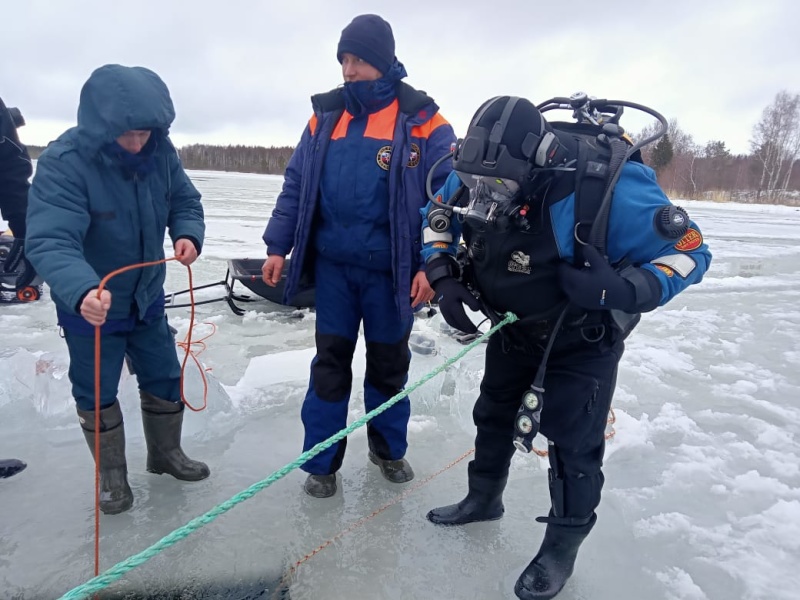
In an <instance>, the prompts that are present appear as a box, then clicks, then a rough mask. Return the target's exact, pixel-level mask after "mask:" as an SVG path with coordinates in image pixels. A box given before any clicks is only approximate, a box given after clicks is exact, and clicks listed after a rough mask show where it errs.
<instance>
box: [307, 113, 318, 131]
mask: <svg viewBox="0 0 800 600" xmlns="http://www.w3.org/2000/svg"><path fill="white" fill-rule="evenodd" d="M308 128H309V130H311V135H314V133H316V131H317V115H311V118H310V119H309V120H308Z"/></svg>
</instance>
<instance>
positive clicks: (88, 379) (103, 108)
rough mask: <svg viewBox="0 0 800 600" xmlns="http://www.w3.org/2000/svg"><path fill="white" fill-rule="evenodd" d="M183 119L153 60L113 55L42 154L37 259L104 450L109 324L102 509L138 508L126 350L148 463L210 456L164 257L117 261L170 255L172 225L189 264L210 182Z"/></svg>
mask: <svg viewBox="0 0 800 600" xmlns="http://www.w3.org/2000/svg"><path fill="white" fill-rule="evenodd" d="M174 118H175V110H174V108H173V105H172V99H171V98H170V95H169V91H168V90H167V86H166V85H165V84H164V82H163V81H162V80H161V79H160V78H159V77H158V75H156V74H155V73H154V72H152V71H150V70H149V69H145V68H143V67H124V66H121V65H105V66H103V67H100V68H98V69H96V70H95V71H94V72H93V73H92V75H91V76H90V77H89V80H88V81H87V82H86V83H85V84H84V86H83V89H82V90H81V98H80V106H79V108H78V125H77V127H73V128H72V129H69V130H67V131H66V132H65V133H63V134H62V135H61V136H60V137H59V138H58V139H57V140H56V141H55V142H52V143H51V144H50V145H49V146H48V147H47V149H46V150H45V151H44V153H43V154H42V156H41V157H40V158H39V162H38V165H37V169H36V175H35V176H34V179H33V184H32V187H31V191H30V197H29V203H28V215H27V223H28V230H27V236H26V248H27V256H28V259H29V260H30V261H31V263H33V265H34V267H35V268H36V270H37V271H38V272H39V273H40V274H41V275H42V277H43V278H44V280H45V282H46V283H47V284H48V285H49V286H50V292H51V296H52V298H53V300H54V302H55V305H56V313H57V315H58V323H59V325H60V326H61V328H62V329H63V331H64V339H65V340H66V342H67V348H68V349H69V356H70V366H69V377H70V381H71V382H72V394H73V396H74V397H75V401H76V403H77V410H78V416H79V420H80V423H81V427H82V428H83V432H84V435H85V437H86V441H87V443H88V444H89V448H90V450H91V451H92V454H93V455H94V452H95V446H94V436H95V417H96V415H95V386H94V372H95V361H94V331H95V327H100V328H101V334H102V342H101V350H102V355H101V357H100V369H101V371H100V373H101V381H100V387H101V389H100V415H99V416H100V431H99V437H100V457H95V458H96V459H97V458H99V464H100V487H101V491H100V508H101V510H102V511H103V512H105V513H108V514H115V513H119V512H123V511H125V510H128V509H129V508H130V507H131V505H132V503H133V494H132V493H131V489H130V486H129V485H128V480H127V461H126V458H125V429H124V426H123V421H122V411H121V410H120V406H119V402H118V401H117V388H118V384H119V377H120V373H121V370H122V365H123V361H124V359H125V355H126V354H127V355H128V356H129V357H130V359H131V363H132V366H133V368H134V371H135V372H136V377H137V379H138V382H139V393H140V397H141V409H142V423H143V426H144V433H145V440H146V442H147V453H148V454H147V470H148V471H150V472H151V473H168V474H170V475H172V476H173V477H176V478H178V479H182V480H185V481H197V480H200V479H205V478H206V477H208V475H209V469H208V467H207V466H206V465H205V464H204V463H202V462H199V461H195V460H191V459H189V458H188V457H187V456H186V455H185V454H184V452H183V450H182V449H181V444H180V441H181V426H182V423H183V409H184V405H183V403H182V402H181V393H180V375H181V373H180V364H179V362H178V357H177V352H176V349H175V340H174V338H173V335H172V333H171V331H170V329H169V324H168V323H167V317H166V315H165V312H164V277H165V273H166V267H165V265H164V264H160V265H157V266H151V267H146V268H142V269H134V270H131V271H127V272H124V273H122V274H120V275H117V276H115V277H113V278H111V279H110V280H109V282H108V285H107V287H106V288H105V289H104V290H103V291H102V292H101V293H100V294H99V295H98V286H99V284H100V281H101V279H102V278H103V277H104V276H105V275H107V274H109V273H110V272H112V271H114V270H116V269H119V268H121V267H125V266H128V265H134V264H138V263H143V262H151V261H158V260H161V259H163V258H164V235H165V232H166V231H167V230H169V234H170V237H171V239H172V243H173V246H174V249H175V257H176V258H177V259H178V261H179V262H181V264H184V265H190V264H191V263H193V262H194V261H195V259H196V258H197V256H198V254H199V253H200V251H201V248H202V244H203V237H204V234H205V224H204V221H203V207H202V204H201V203H200V193H199V192H198V191H197V190H196V189H195V187H194V186H193V185H192V183H191V181H190V180H189V178H188V176H187V175H186V173H185V172H184V170H183V167H182V165H181V163H180V160H179V158H178V154H177V152H176V150H175V148H174V146H173V145H172V142H171V141H170V139H169V137H168V133H169V127H170V125H171V124H172V121H173V120H174Z"/></svg>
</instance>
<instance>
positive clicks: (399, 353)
mask: <svg viewBox="0 0 800 600" xmlns="http://www.w3.org/2000/svg"><path fill="white" fill-rule="evenodd" d="M315 276H316V287H315V296H316V313H317V324H316V345H317V355H316V356H315V357H314V359H313V361H312V362H311V377H310V382H309V386H308V392H307V393H306V397H305V400H304V401H303V408H302V411H301V417H302V420H303V425H304V427H305V439H304V441H303V451H304V452H305V451H306V450H309V449H310V448H312V447H313V446H315V445H316V444H318V443H319V442H321V441H323V440H325V439H327V438H329V437H330V436H332V435H333V434H335V433H336V432H338V431H340V430H342V429H344V428H345V427H347V412H348V403H349V401H350V392H351V387H352V383H353V370H352V362H353V354H354V352H355V348H356V341H357V339H358V334H359V327H360V325H361V322H362V321H363V324H364V338H365V341H366V347H367V369H366V376H365V378H364V405H365V406H364V408H365V410H366V411H367V412H369V411H371V410H373V409H375V408H377V407H378V406H380V405H381V404H383V403H384V402H386V401H387V400H388V399H389V398H391V397H392V396H394V395H396V394H398V393H399V392H400V391H402V389H403V386H405V384H406V381H407V379H408V367H409V364H410V362H411V352H410V350H409V348H408V337H409V334H410V333H411V326H412V324H413V317H409V318H408V319H400V317H399V315H398V311H397V308H396V306H395V300H394V289H393V288H394V286H393V283H392V276H391V273H386V272H381V271H374V270H369V269H364V268H361V267H356V266H352V265H345V264H341V263H336V262H334V261H331V260H329V259H326V258H324V257H322V256H320V257H318V258H317V263H316V267H315ZM410 301H411V300H410V298H409V302H410ZM410 415H411V404H410V402H409V400H408V398H407V397H406V398H403V399H402V400H400V401H399V402H397V403H396V404H395V405H393V406H392V407H391V408H389V409H388V410H386V411H385V412H383V413H381V414H380V415H378V416H377V417H375V418H374V419H372V420H371V421H370V422H369V423H368V424H367V438H368V440H369V447H370V449H371V450H372V451H373V452H374V453H375V454H377V455H378V456H379V457H380V458H383V459H391V460H397V459H399V458H402V457H403V456H404V455H405V453H406V449H407V448H408V442H407V440H406V434H407V430H408V419H409V417H410ZM346 446H347V438H344V439H343V440H341V441H339V442H338V443H336V444H334V445H333V446H331V447H330V448H328V449H327V450H325V451H323V452H321V453H320V454H318V455H317V456H315V457H314V458H312V459H311V460H309V461H308V462H306V463H305V464H304V465H303V466H302V467H301V468H302V469H303V470H304V471H306V472H307V473H312V474H314V475H327V474H330V473H335V472H336V471H338V470H339V468H340V467H341V466H342V460H343V459H344V452H345V448H346Z"/></svg>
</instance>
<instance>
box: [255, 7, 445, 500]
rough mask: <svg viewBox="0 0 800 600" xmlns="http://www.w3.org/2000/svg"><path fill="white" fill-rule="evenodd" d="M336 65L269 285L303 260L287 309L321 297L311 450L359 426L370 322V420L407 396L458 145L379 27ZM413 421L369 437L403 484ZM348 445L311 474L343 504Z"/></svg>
mask: <svg viewBox="0 0 800 600" xmlns="http://www.w3.org/2000/svg"><path fill="white" fill-rule="evenodd" d="M336 55H337V58H338V59H339V62H340V63H341V65H342V75H343V77H344V81H345V83H344V86H343V87H340V88H337V89H335V90H333V91H331V92H327V93H323V94H318V95H315V96H314V97H312V99H311V102H312V106H313V109H314V114H313V116H312V117H311V119H310V121H309V123H308V126H307V127H306V129H305V130H304V132H303V135H302V137H301V139H300V143H299V144H298V146H297V148H296V149H295V152H294V154H293V155H292V158H291V160H290V162H289V165H288V167H287V169H286V174H285V181H284V185H283V189H282V191H281V193H280V195H279V196H278V200H277V204H276V206H275V209H274V210H273V212H272V217H271V219H270V221H269V223H268V224H267V227H266V230H265V232H264V242H265V243H266V245H267V260H266V261H265V263H264V267H263V269H262V271H263V278H264V281H265V282H266V283H267V284H268V285H273V286H274V285H276V284H277V283H278V281H280V277H281V273H282V271H283V266H284V259H285V257H286V255H287V254H289V252H290V251H292V259H291V262H290V265H289V272H288V275H287V280H286V288H285V296H286V299H287V300H288V299H291V298H292V297H293V296H294V295H295V294H297V293H298V292H299V291H301V289H302V288H303V286H304V285H305V286H309V285H310V282H311V281H312V280H313V282H314V284H315V297H316V313H317V321H316V345H317V355H316V357H315V358H314V359H313V361H312V363H311V378H310V383H309V388H308V393H307V394H306V398H305V401H304V403H303V408H302V419H303V424H304V426H305V441H304V444H303V449H304V450H308V449H310V448H311V447H313V446H314V445H316V444H317V443H319V442H321V441H323V440H325V439H327V438H328V437H330V436H331V435H333V434H334V433H336V432H338V431H340V430H341V429H344V428H345V427H346V425H347V407H348V401H349V399H350V393H351V386H352V378H353V375H352V367H351V365H352V359H353V353H354V351H355V347H356V340H357V339H358V335H359V327H360V324H361V322H362V320H363V323H364V337H365V341H366V347H367V368H366V377H365V382H364V403H365V408H366V410H367V411H371V410H373V409H375V408H377V407H378V406H379V405H381V404H382V403H384V402H385V401H386V400H388V399H389V398H391V397H392V396H394V395H395V394H397V393H399V392H400V391H401V390H402V389H403V386H404V385H405V383H406V380H407V377H408V367H409V362H410V352H409V348H408V338H409V334H410V332H411V326H412V321H413V312H414V309H415V308H417V307H419V306H420V305H422V304H423V303H425V302H428V301H429V300H431V299H432V297H433V292H432V290H431V289H430V286H429V285H428V281H427V279H426V277H425V267H424V265H423V264H422V263H421V257H420V250H421V247H422V246H421V237H420V223H421V217H420V214H419V209H420V208H421V207H422V206H424V204H425V198H426V195H425V176H426V175H427V173H428V170H429V169H430V168H431V166H432V165H433V163H434V162H435V161H436V160H437V159H439V158H441V157H442V156H444V155H446V154H447V153H448V152H449V150H450V145H451V144H452V143H453V142H454V141H455V135H454V133H453V129H452V127H451V126H450V124H449V123H448V122H447V121H446V120H445V119H444V117H442V116H441V115H440V114H439V112H438V107H437V106H436V104H435V103H434V102H433V100H432V99H431V98H429V97H428V96H427V95H425V94H424V93H422V92H420V91H417V90H415V89H414V88H412V87H411V86H409V85H407V84H405V83H403V82H401V81H400V80H401V79H402V78H404V77H405V76H406V71H405V68H404V67H403V65H402V63H400V62H399V61H398V60H397V59H396V57H395V41H394V36H393V34H392V28H391V26H390V25H389V23H387V22H386V21H384V20H383V19H382V18H381V17H379V16H377V15H360V16H358V17H356V18H354V19H353V21H352V22H351V23H350V24H349V25H347V27H345V28H344V30H343V31H342V35H341V39H340V40H339V45H338V48H337V54H336ZM449 170H450V168H449V166H447V165H443V166H442V167H441V168H440V169H439V170H438V171H437V173H436V174H435V177H434V183H435V184H436V185H437V186H439V185H441V184H442V183H443V182H444V180H445V178H446V176H447V174H448V172H449ZM409 416H410V404H409V401H408V398H404V399H403V400H401V401H399V402H398V403H396V404H395V405H393V406H392V407H391V408H390V409H388V410H387V411H385V412H383V413H381V414H380V415H378V416H377V417H376V418H374V419H373V420H372V421H371V422H370V423H369V424H368V425H367V437H368V439H369V458H370V460H371V461H372V462H373V463H375V464H377V465H378V466H379V467H380V469H381V472H382V474H383V475H384V477H386V478H387V479H388V480H389V481H392V482H395V483H403V482H407V481H410V480H411V479H412V478H413V476H414V473H413V471H412V469H411V466H410V465H409V463H408V461H407V460H406V459H405V458H404V456H405V453H406V449H407V447H408V443H407V440H406V434H407V426H408V420H409ZM346 443H347V440H346V439H345V440H342V441H340V442H339V443H337V444H335V445H333V446H332V447H331V448H329V449H327V450H325V451H323V452H321V453H320V454H318V455H317V456H315V457H314V458H312V459H311V460H309V461H308V462H306V463H305V464H304V465H303V467H302V468H303V470H305V471H306V472H308V473H309V476H308V478H307V479H306V482H305V491H306V492H307V493H308V494H310V495H311V496H315V497H317V498H326V497H329V496H332V495H334V494H335V493H336V472H337V471H338V470H339V468H340V466H341V464H342V460H343V457H344V452H345V446H346Z"/></svg>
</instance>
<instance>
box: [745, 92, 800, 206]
mask: <svg viewBox="0 0 800 600" xmlns="http://www.w3.org/2000/svg"><path fill="white" fill-rule="evenodd" d="M750 147H751V148H752V151H753V156H755V157H756V158H757V159H758V161H759V162H760V164H761V179H760V181H759V185H758V195H759V196H760V195H761V193H762V192H764V191H766V192H767V197H768V198H769V199H770V200H773V201H774V200H775V199H777V197H778V196H779V195H780V194H781V192H782V191H783V190H785V189H786V188H787V187H788V185H789V180H790V179H791V175H792V167H793V165H794V161H795V160H797V156H798V152H800V94H794V95H792V94H789V93H788V92H787V91H785V90H783V91H780V92H778V94H777V95H776V96H775V100H774V101H773V103H772V104H770V105H769V106H767V107H766V108H765V109H764V112H763V113H762V115H761V120H760V121H759V122H758V123H757V124H756V126H755V127H754V128H753V137H752V139H751V140H750ZM781 181H783V186H781Z"/></svg>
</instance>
